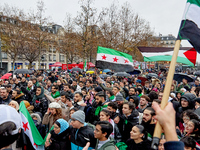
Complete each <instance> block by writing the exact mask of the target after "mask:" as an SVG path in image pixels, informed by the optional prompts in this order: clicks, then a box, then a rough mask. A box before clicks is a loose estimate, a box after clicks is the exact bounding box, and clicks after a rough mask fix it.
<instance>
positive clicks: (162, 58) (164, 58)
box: [144, 55, 194, 66]
mask: <svg viewBox="0 0 200 150" xmlns="http://www.w3.org/2000/svg"><path fill="white" fill-rule="evenodd" d="M171 59H172V56H165V55H159V56H152V57H145V56H144V61H149V62H152V61H171ZM176 62H178V63H183V64H186V65H190V66H194V64H193V63H192V62H190V61H189V60H188V59H187V58H184V57H179V56H178V58H177V60H176Z"/></svg>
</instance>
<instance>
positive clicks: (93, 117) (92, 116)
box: [86, 91, 108, 124]
mask: <svg viewBox="0 0 200 150" xmlns="http://www.w3.org/2000/svg"><path fill="white" fill-rule="evenodd" d="M94 102H95V105H92V106H91V107H88V109H87V110H86V121H88V122H90V123H92V124H95V123H96V121H99V114H100V111H101V110H102V109H107V106H108V105H107V103H106V99H105V95H104V92H102V91H100V92H98V93H97V94H96V95H95V101H94Z"/></svg>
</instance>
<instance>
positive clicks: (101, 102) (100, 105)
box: [95, 92, 108, 116]
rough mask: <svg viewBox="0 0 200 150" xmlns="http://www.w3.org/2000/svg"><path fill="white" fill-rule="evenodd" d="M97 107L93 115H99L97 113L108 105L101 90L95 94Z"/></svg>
mask: <svg viewBox="0 0 200 150" xmlns="http://www.w3.org/2000/svg"><path fill="white" fill-rule="evenodd" d="M95 100H96V104H97V106H98V107H97V109H96V111H95V116H99V113H100V111H101V110H102V109H106V108H107V107H108V105H107V103H106V99H105V94H104V93H103V92H99V93H97V94H96V96H95Z"/></svg>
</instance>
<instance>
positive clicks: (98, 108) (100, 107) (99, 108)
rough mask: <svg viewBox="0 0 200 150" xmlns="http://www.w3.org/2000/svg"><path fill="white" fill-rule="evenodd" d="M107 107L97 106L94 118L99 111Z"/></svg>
mask: <svg viewBox="0 0 200 150" xmlns="http://www.w3.org/2000/svg"><path fill="white" fill-rule="evenodd" d="M107 107H108V105H103V106H98V107H97V109H96V110H95V116H98V115H99V113H100V111H102V109H103V108H107Z"/></svg>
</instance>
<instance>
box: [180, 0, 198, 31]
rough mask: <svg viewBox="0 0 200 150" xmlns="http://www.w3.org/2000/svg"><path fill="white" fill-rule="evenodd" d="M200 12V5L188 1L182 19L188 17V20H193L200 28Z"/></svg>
mask: <svg viewBox="0 0 200 150" xmlns="http://www.w3.org/2000/svg"><path fill="white" fill-rule="evenodd" d="M199 14H200V8H199V6H197V5H195V4H190V3H187V4H186V7H185V10H184V13H183V19H182V20H186V19H187V20H190V21H193V22H194V23H195V24H196V25H197V26H198V28H200V19H199Z"/></svg>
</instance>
